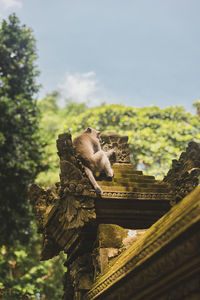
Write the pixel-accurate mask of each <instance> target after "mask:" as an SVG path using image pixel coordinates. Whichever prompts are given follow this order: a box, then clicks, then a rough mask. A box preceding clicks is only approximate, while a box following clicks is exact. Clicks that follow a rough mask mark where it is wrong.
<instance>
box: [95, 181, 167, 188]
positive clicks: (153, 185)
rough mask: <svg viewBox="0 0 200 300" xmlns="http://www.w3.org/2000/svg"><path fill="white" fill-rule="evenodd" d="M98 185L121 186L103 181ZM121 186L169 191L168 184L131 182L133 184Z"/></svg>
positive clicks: (113, 182)
mask: <svg viewBox="0 0 200 300" xmlns="http://www.w3.org/2000/svg"><path fill="white" fill-rule="evenodd" d="M98 183H99V184H100V185H103V186H108V187H110V186H119V184H118V183H117V182H115V181H105V180H102V181H98ZM120 186H125V187H126V186H129V187H136V188H161V189H168V185H167V184H158V183H152V182H147V183H144V182H141V183H140V182H131V183H127V182H126V183H123V184H121V185H120Z"/></svg>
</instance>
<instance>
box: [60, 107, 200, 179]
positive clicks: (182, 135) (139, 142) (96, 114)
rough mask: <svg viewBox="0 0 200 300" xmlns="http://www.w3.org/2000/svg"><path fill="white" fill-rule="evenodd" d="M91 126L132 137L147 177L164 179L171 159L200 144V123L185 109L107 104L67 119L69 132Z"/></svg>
mask: <svg viewBox="0 0 200 300" xmlns="http://www.w3.org/2000/svg"><path fill="white" fill-rule="evenodd" d="M88 126H91V127H94V128H96V129H97V130H100V131H101V132H102V131H107V132H108V131H112V132H117V133H119V134H121V135H128V136H129V145H130V149H131V153H132V157H131V158H132V162H133V164H134V165H135V167H136V168H139V169H143V170H144V171H145V173H146V174H151V175H155V176H157V177H159V178H161V177H162V176H163V175H165V174H166V172H167V171H168V169H169V168H170V164H171V160H172V159H174V158H177V156H179V154H180V152H181V151H184V150H185V147H186V146H187V144H188V142H190V141H191V140H195V141H200V132H199V128H200V120H199V118H198V117H197V116H194V115H192V114H191V113H188V112H186V111H185V110H184V109H183V107H169V108H165V109H160V108H159V107H157V106H152V107H143V108H133V107H126V106H124V105H122V104H119V105H104V106H102V105H101V106H99V107H94V108H90V109H88V110H86V111H85V112H83V113H82V114H80V115H79V117H78V118H77V117H73V118H71V119H67V120H66V123H65V129H66V130H67V129H68V128H69V129H70V131H71V133H72V134H77V133H80V132H81V131H82V130H84V129H85V128H87V127H88Z"/></svg>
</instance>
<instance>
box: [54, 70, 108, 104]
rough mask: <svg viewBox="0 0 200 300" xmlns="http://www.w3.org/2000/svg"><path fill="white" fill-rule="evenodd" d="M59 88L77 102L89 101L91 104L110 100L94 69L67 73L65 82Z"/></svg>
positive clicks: (66, 96)
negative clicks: (85, 71)
mask: <svg viewBox="0 0 200 300" xmlns="http://www.w3.org/2000/svg"><path fill="white" fill-rule="evenodd" d="M59 88H60V89H61V91H62V95H63V96H64V97H65V98H71V99H73V100H75V101H77V102H88V104H90V105H96V104H100V103H101V102H103V101H106V100H108V98H107V96H106V94H107V93H106V91H105V89H104V87H103V86H101V85H100V83H99V81H98V79H97V76H96V74H95V72H93V71H90V72H87V73H67V74H66V76H65V80H64V83H63V84H61V85H59ZM105 98H107V99H105Z"/></svg>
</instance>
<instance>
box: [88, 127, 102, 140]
mask: <svg viewBox="0 0 200 300" xmlns="http://www.w3.org/2000/svg"><path fill="white" fill-rule="evenodd" d="M84 133H89V134H92V135H93V136H95V137H97V138H98V139H99V134H100V131H98V130H96V129H94V128H91V127H88V128H87V129H85V131H84Z"/></svg>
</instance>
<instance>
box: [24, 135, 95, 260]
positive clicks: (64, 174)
mask: <svg viewBox="0 0 200 300" xmlns="http://www.w3.org/2000/svg"><path fill="white" fill-rule="evenodd" d="M57 148H58V155H59V157H60V170H61V173H60V183H57V184H56V193H53V192H52V191H50V190H48V191H45V190H43V189H42V188H41V187H39V186H38V185H36V184H33V185H32V186H31V187H30V191H29V197H30V201H31V203H32V204H33V207H34V211H35V215H36V220H37V226H38V232H40V233H43V240H44V241H43V251H42V253H43V254H42V259H49V258H51V257H52V256H54V255H56V254H57V253H58V252H59V251H60V250H63V249H64V246H65V244H66V241H64V240H63V238H62V236H59V235H58V231H61V232H63V233H64V232H65V231H69V232H70V230H73V229H78V228H81V227H83V226H84V224H85V223H88V222H89V221H90V220H93V219H95V218H96V214H95V209H94V196H96V194H95V193H94V191H93V189H92V186H91V184H90V182H89V179H88V178H87V177H86V175H85V172H84V169H83V166H82V164H81V162H80V160H79V159H78V158H77V157H76V154H75V152H74V149H73V146H72V140H71V135H70V134H68V133H66V134H61V135H59V138H58V140H57ZM91 196H92V198H91ZM53 245H54V246H53ZM55 248H57V249H58V250H57V251H56V250H55Z"/></svg>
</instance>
